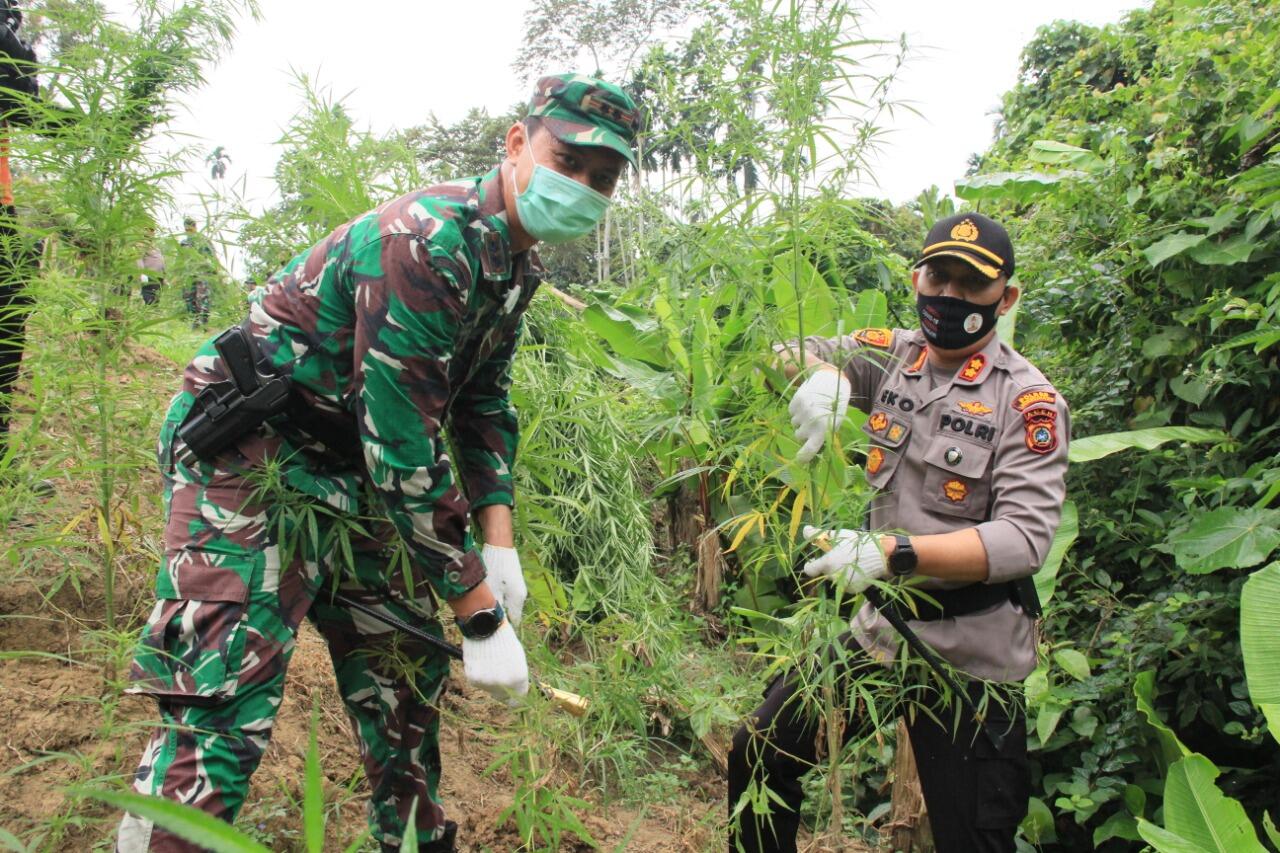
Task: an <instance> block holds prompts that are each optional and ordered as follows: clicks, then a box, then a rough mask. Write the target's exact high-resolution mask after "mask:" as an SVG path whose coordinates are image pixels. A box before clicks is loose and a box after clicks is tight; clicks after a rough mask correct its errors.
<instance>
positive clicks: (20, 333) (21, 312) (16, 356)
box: [0, 205, 35, 454]
mask: <svg viewBox="0 0 1280 853" xmlns="http://www.w3.org/2000/svg"><path fill="white" fill-rule="evenodd" d="M14 223H15V214H14V209H13V205H6V206H0V454H2V453H4V446H5V438H6V434H7V432H8V430H9V405H10V399H9V398H10V395H11V394H12V392H13V386H14V383H15V382H17V379H18V368H19V367H20V366H21V363H22V349H23V344H24V343H25V339H26V334H25V332H26V325H27V314H28V313H30V311H31V303H30V300H29V299H28V298H27V295H26V292H25V290H26V284H27V279H28V278H29V277H30V275H31V273H32V271H33V270H34V268H35V256H34V254H33V253H32V252H31V250H30V248H29V247H27V246H26V245H25V244H24V242H23V240H22V239H21V237H20V235H19V234H18V232H17V229H16V228H15V227H14Z"/></svg>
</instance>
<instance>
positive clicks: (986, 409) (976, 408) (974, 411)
mask: <svg viewBox="0 0 1280 853" xmlns="http://www.w3.org/2000/svg"><path fill="white" fill-rule="evenodd" d="M960 408H961V409H962V410H964V411H965V412H968V413H969V414H971V415H989V414H991V413H992V412H993V411H995V410H994V409H992V408H991V407H990V406H984V405H983V404H982V403H981V402H979V401H978V400H974V401H972V402H961V403H960Z"/></svg>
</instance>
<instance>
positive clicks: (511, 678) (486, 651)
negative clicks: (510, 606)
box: [462, 619, 529, 702]
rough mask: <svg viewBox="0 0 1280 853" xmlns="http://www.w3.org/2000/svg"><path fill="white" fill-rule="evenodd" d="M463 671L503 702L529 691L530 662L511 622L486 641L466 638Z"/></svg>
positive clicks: (464, 641)
mask: <svg viewBox="0 0 1280 853" xmlns="http://www.w3.org/2000/svg"><path fill="white" fill-rule="evenodd" d="M462 669H463V672H464V673H465V674H466V676H467V681H470V682H471V683H472V684H474V685H475V686H476V687H479V688H480V689H481V690H483V691H485V692H486V693H488V694H489V695H490V696H492V697H493V698H494V699H497V700H498V701H500V702H507V701H510V700H512V699H514V698H515V697H517V696H523V695H524V694H526V693H528V692H529V662H528V661H526V660H525V657H524V646H522V645H520V640H519V638H517V637H516V632H515V629H514V628H512V627H511V623H510V622H508V621H507V620H505V619H504V620H503V621H502V625H501V626H500V627H499V628H498V630H497V631H495V632H494V633H493V635H492V636H489V637H485V638H484V639H483V640H469V639H467V638H466V637H463V638H462Z"/></svg>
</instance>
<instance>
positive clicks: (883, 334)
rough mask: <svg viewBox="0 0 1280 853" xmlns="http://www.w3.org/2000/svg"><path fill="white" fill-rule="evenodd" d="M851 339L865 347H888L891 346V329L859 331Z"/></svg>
mask: <svg viewBox="0 0 1280 853" xmlns="http://www.w3.org/2000/svg"><path fill="white" fill-rule="evenodd" d="M853 339H854V340H855V341H857V342H858V343H862V344H866V345H867V346H872V347H888V346H890V345H892V344H893V329H859V330H858V331H856V332H854V333H853Z"/></svg>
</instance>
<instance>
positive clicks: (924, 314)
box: [916, 293, 1004, 349]
mask: <svg viewBox="0 0 1280 853" xmlns="http://www.w3.org/2000/svg"><path fill="white" fill-rule="evenodd" d="M1003 300H1004V295H1003V294H1001V297H1000V299H997V300H996V301H995V302H992V303H991V304H990V305H978V304H975V303H973V302H966V301H964V300H963V299H956V298H955V297H954V296H925V295H924V294H923V293H917V294H916V316H917V317H919V318H920V329H921V330H922V331H923V332H924V336H925V337H926V338H928V339H929V343H930V344H932V345H933V346H935V347H937V348H938V349H964V348H965V347H967V346H970V345H971V344H975V343H977V342H978V341H980V340H982V338H983V336H984V335H986V334H987V332H990V331H991V330H992V329H994V328H995V327H996V311H997V310H999V308H1000V303H1001V302H1002V301H1003Z"/></svg>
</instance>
